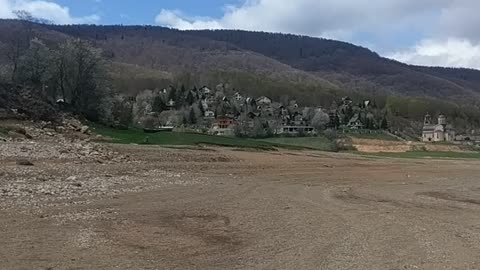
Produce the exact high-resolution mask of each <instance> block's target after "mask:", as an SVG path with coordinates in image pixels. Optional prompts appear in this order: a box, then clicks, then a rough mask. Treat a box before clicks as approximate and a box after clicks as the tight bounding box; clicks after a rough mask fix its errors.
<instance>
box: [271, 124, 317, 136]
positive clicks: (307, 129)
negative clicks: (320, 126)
mask: <svg viewBox="0 0 480 270" xmlns="http://www.w3.org/2000/svg"><path fill="white" fill-rule="evenodd" d="M275 134H277V135H289V136H298V135H315V134H317V132H316V130H315V128H314V127H311V126H291V125H284V126H281V127H279V128H277V129H276V130H275Z"/></svg>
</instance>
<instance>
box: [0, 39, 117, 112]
mask: <svg viewBox="0 0 480 270" xmlns="http://www.w3.org/2000/svg"><path fill="white" fill-rule="evenodd" d="M6 50H7V55H8V56H9V60H10V64H9V65H8V69H4V70H3V73H4V74H3V76H2V77H3V78H4V80H6V81H7V83H10V84H12V85H21V86H23V88H29V89H32V90H31V91H32V92H33V93H31V94H32V96H34V97H35V98H38V99H40V100H43V101H45V102H47V103H51V104H53V103H55V102H58V103H59V105H62V106H64V107H65V108H67V109H69V110H71V111H72V112H74V113H76V114H79V115H82V116H84V117H86V118H88V119H90V120H93V121H99V120H105V121H108V120H109V118H111V110H112V106H113V102H112V99H111V97H112V96H113V93H112V91H111V90H110V88H109V78H108V64H107V62H106V61H105V59H104V58H103V57H102V53H101V51H100V50H99V49H96V48H93V47H92V46H90V45H89V44H88V43H87V42H85V41H81V40H78V39H75V40H73V39H68V40H65V41H64V42H62V43H61V44H59V45H58V47H56V48H53V49H52V48H49V47H47V46H46V45H45V44H44V43H43V42H42V41H41V40H40V39H38V38H33V39H31V40H30V41H29V42H28V45H26V46H25V45H23V46H22V44H21V42H19V41H18V42H15V43H12V44H11V46H10V47H9V48H7V49H6ZM5 73H7V74H5Z"/></svg>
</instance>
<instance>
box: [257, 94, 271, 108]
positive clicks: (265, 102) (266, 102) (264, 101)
mask: <svg viewBox="0 0 480 270" xmlns="http://www.w3.org/2000/svg"><path fill="white" fill-rule="evenodd" d="M255 102H256V103H257V106H259V107H262V106H270V105H271V104H272V99H271V98H268V97H266V96H261V97H259V98H257V99H256V100H255Z"/></svg>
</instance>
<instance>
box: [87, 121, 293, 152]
mask: <svg viewBox="0 0 480 270" xmlns="http://www.w3.org/2000/svg"><path fill="white" fill-rule="evenodd" d="M93 130H94V131H95V132H96V133H97V134H100V135H102V136H105V137H109V138H111V139H112V142H114V143H123V144H152V145H214V146H226V147H238V148H256V149H264V150H273V149H274V148H276V147H278V148H290V149H300V148H301V147H298V146H295V145H282V144H280V143H274V142H268V141H262V140H253V139H243V138H234V137H221V136H210V135H205V134H197V133H177V132H159V133H151V134H146V133H144V132H143V130H141V129H129V130H118V129H112V128H106V127H99V126H97V127H94V128H93Z"/></svg>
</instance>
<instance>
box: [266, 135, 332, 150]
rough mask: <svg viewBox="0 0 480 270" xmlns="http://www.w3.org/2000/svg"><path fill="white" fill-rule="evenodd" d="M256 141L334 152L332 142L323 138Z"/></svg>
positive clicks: (286, 138) (285, 138)
mask: <svg viewBox="0 0 480 270" xmlns="http://www.w3.org/2000/svg"><path fill="white" fill-rule="evenodd" d="M257 141H262V142H268V143H272V144H279V145H290V146H297V147H302V148H308V149H315V150H321V151H335V150H336V147H335V144H334V142H332V141H331V140H329V139H327V138H325V137H298V138H297V137H278V138H268V139H258V140H257Z"/></svg>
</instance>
